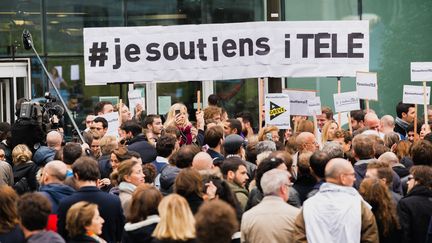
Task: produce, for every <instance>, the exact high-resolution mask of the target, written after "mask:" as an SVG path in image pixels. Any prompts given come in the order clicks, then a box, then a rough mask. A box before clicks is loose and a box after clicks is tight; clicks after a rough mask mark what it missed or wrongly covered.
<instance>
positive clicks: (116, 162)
mask: <svg viewBox="0 0 432 243" xmlns="http://www.w3.org/2000/svg"><path fill="white" fill-rule="evenodd" d="M119 164H120V161H119V160H118V159H117V156H116V155H115V154H114V153H111V166H112V169H113V171H117V168H118V166H119Z"/></svg>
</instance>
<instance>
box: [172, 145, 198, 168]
mask: <svg viewBox="0 0 432 243" xmlns="http://www.w3.org/2000/svg"><path fill="white" fill-rule="evenodd" d="M200 151H201V150H200V149H199V147H198V146H196V145H193V144H189V145H183V146H182V147H181V148H180V149H179V150H178V152H177V153H176V156H175V160H174V162H175V165H176V166H177V167H178V168H180V169H183V168H188V167H191V166H192V160H193V158H194V157H195V155H196V154H197V153H199V152H200Z"/></svg>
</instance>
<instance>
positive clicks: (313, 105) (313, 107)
mask: <svg viewBox="0 0 432 243" xmlns="http://www.w3.org/2000/svg"><path fill="white" fill-rule="evenodd" d="M308 109H309V114H310V115H311V116H318V115H321V114H322V111H321V99H320V97H319V96H318V97H315V98H313V99H310V100H308Z"/></svg>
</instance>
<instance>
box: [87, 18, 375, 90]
mask: <svg viewBox="0 0 432 243" xmlns="http://www.w3.org/2000/svg"><path fill="white" fill-rule="evenodd" d="M84 63H85V80H86V81H85V82H86V85H98V84H105V83H112V82H145V81H190V80H222V79H241V78H253V77H328V76H335V77H336V76H345V77H354V76H355V74H356V72H357V71H364V72H367V71H369V24H368V22H367V21H298V22H296V21H292V22H250V23H231V24H208V25H177V26H150V27H106V28H85V29H84Z"/></svg>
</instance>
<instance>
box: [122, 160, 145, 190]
mask: <svg viewBox="0 0 432 243" xmlns="http://www.w3.org/2000/svg"><path fill="white" fill-rule="evenodd" d="M144 177H145V176H144V173H143V170H142V166H141V164H136V165H134V166H133V167H132V172H131V174H130V175H127V176H125V181H127V182H129V183H131V184H134V185H135V186H138V185H140V184H143V183H144Z"/></svg>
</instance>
